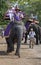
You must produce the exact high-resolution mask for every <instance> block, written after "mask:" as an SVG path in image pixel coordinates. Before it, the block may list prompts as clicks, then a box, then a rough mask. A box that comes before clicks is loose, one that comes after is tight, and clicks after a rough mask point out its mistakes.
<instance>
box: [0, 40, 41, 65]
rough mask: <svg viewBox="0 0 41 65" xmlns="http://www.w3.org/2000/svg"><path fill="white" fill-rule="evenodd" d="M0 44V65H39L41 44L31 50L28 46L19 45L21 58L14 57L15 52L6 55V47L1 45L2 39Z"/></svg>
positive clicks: (40, 64)
mask: <svg viewBox="0 0 41 65" xmlns="http://www.w3.org/2000/svg"><path fill="white" fill-rule="evenodd" d="M0 42H1V44H0V65H41V44H39V45H35V46H34V48H33V49H30V48H29V45H21V49H20V55H21V57H20V58H18V57H17V56H15V55H14V53H15V51H13V52H12V53H11V54H8V55H6V53H5V51H6V50H7V45H6V44H2V42H3V43H4V42H5V41H4V39H0ZM15 50H16V45H15Z"/></svg>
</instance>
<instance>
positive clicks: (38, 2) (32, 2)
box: [0, 0, 41, 25]
mask: <svg viewBox="0 0 41 65" xmlns="http://www.w3.org/2000/svg"><path fill="white" fill-rule="evenodd" d="M16 4H18V5H19V6H20V8H21V10H22V11H24V12H25V13H26V14H27V15H30V14H31V13H34V14H35V15H37V16H38V20H39V21H40V25H41V0H0V24H3V23H4V24H7V22H6V21H5V22H3V15H4V13H5V12H6V10H7V9H8V7H9V6H15V5H16ZM8 5H9V6H8Z"/></svg>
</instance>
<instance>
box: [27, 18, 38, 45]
mask: <svg viewBox="0 0 41 65" xmlns="http://www.w3.org/2000/svg"><path fill="white" fill-rule="evenodd" d="M37 23H39V22H38V21H37V20H36V19H35V18H33V20H32V23H31V24H30V26H29V30H30V28H33V30H34V31H35V33H36V36H35V38H36V45H38V40H39V28H38V25H37ZM29 30H28V32H29Z"/></svg>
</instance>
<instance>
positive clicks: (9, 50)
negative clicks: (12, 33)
mask: <svg viewBox="0 0 41 65" xmlns="http://www.w3.org/2000/svg"><path fill="white" fill-rule="evenodd" d="M6 41H7V53H9V52H12V51H14V46H13V43H12V39H11V38H10V37H9V38H8V39H6Z"/></svg>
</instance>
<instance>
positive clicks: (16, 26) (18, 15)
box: [6, 6, 24, 57]
mask: <svg viewBox="0 0 41 65" xmlns="http://www.w3.org/2000/svg"><path fill="white" fill-rule="evenodd" d="M13 18H14V20H13V21H12V22H13V23H12V25H11V27H10V34H9V38H7V39H6V40H7V43H8V44H9V46H10V47H9V50H7V52H12V51H13V50H14V46H13V45H14V38H15V36H16V38H17V48H16V52H15V55H17V56H19V57H20V45H21V40H22V38H23V28H24V23H23V22H22V19H23V18H24V16H23V13H22V12H21V11H20V9H19V8H18V7H17V6H16V7H15V12H14V16H13V17H12V19H13Z"/></svg>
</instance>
